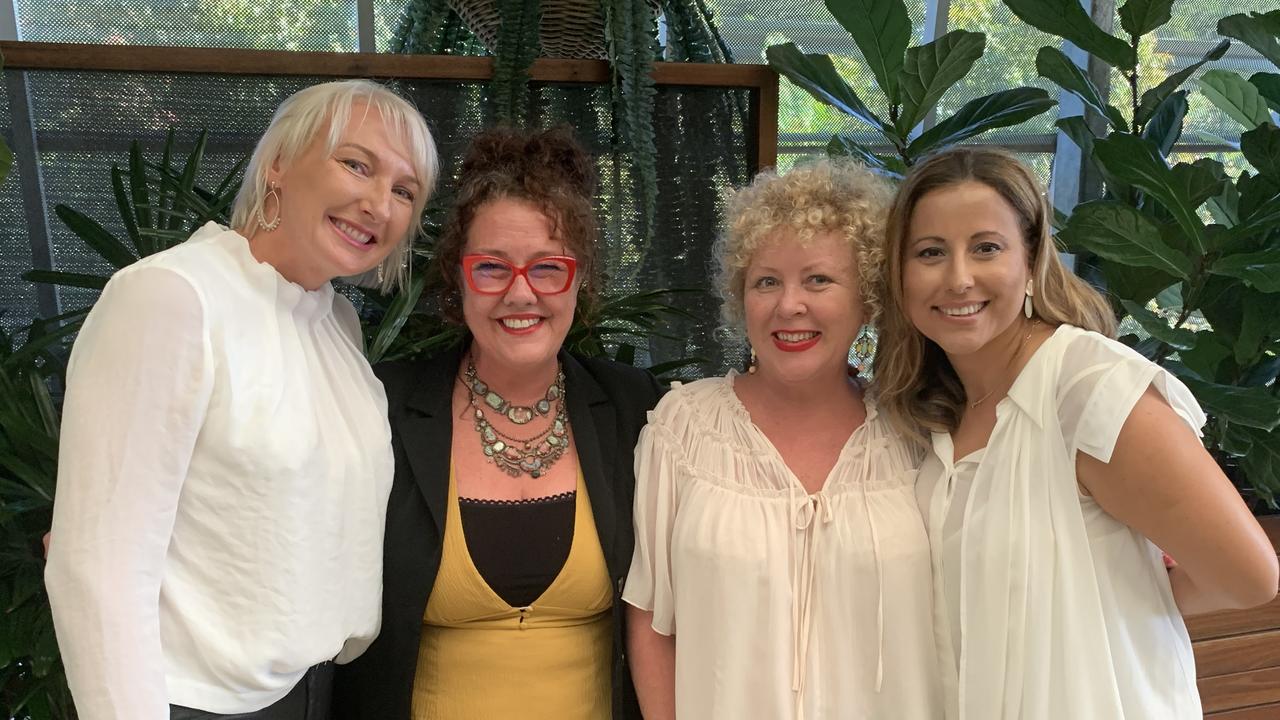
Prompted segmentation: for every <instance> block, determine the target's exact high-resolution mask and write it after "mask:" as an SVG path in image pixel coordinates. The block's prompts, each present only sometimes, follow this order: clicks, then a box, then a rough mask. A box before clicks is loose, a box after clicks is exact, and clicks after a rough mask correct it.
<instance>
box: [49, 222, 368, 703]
mask: <svg viewBox="0 0 1280 720" xmlns="http://www.w3.org/2000/svg"><path fill="white" fill-rule="evenodd" d="M392 462H393V461H392V455H391V445H390V428H389V426H388V424H387V417H386V398H385V395H384V394H383V391H382V386H381V383H379V382H378V380H377V378H375V377H374V375H373V372H372V370H371V368H370V367H369V364H368V362H366V360H365V358H364V355H363V353H362V351H361V340H360V329H359V323H358V322H357V318H356V315H355V311H354V310H353V308H352V307H351V304H350V303H349V302H348V301H347V300H346V299H345V298H343V297H342V296H341V295H337V294H335V293H334V291H333V288H332V287H330V286H329V285H328V284H326V285H324V286H323V287H322V288H320V289H318V290H315V291H310V292H308V291H306V290H304V289H303V288H301V287H300V286H298V285H295V284H293V283H290V282H288V281H286V280H285V279H284V278H283V277H281V276H280V275H279V274H278V273H277V272H276V271H275V270H274V269H273V268H272V267H271V266H270V265H266V264H262V263H259V262H257V260H255V259H254V257H253V255H252V254H251V253H250V251H249V247H248V242H247V241H246V240H245V239H244V238H243V237H241V236H240V235H239V234H237V233H235V232H231V231H228V230H226V229H224V228H220V227H218V226H217V225H215V224H212V223H210V224H209V225H206V226H204V227H203V228H201V229H200V230H199V231H198V232H196V234H195V235H193V236H192V237H191V239H189V240H188V241H187V242H185V243H182V244H181V245H179V246H177V247H175V248H173V249H170V250H168V251H165V252H162V253H159V254H157V255H152V256H150V257H148V258H146V259H144V260H142V261H140V262H138V263H135V264H134V265H131V266H129V267H127V268H125V269H123V270H121V271H119V272H118V273H116V275H115V276H114V277H113V278H112V279H111V281H110V282H109V283H108V284H107V287H106V289H105V290H104V291H103V293H102V297H101V299H100V300H99V301H98V303H97V304H96V305H95V306H94V309H93V311H92V312H91V313H89V316H88V318H87V320H86V321H85V324H84V327H83V329H82V330H81V331H80V335H79V338H78V339H77V341H76V344H75V348H74V350H73V352H72V355H71V361H70V366H69V368H68V374H67V395H66V403H65V407H64V414H63V418H62V434H61V446H60V452H59V459H58V487H57V496H56V498H55V502H54V515H53V539H52V545H51V548H50V555H49V563H48V566H47V569H46V575H45V578H46V584H47V587H48V591H49V598H50V602H51V604H52V607H53V617H54V624H55V628H56V630H57V635H58V644H59V646H60V647H61V649H62V658H63V661H64V663H65V664H66V671H67V679H68V681H69V683H70V686H71V691H72V694H73V696H74V699H75V702H76V707H77V709H78V710H79V716H80V718H81V719H82V720H167V718H168V717H169V704H170V703H173V704H176V705H183V706H188V707H194V708H198V709H201V710H207V711H210V712H214V713H220V714H232V713H244V712H250V711H253V710H257V709H260V708H262V707H265V706H267V705H270V704H271V703H273V702H275V701H276V700H278V699H280V698H281V697H283V696H284V695H285V694H286V693H288V692H289V690H290V689H291V688H292V687H293V686H294V685H295V684H296V683H297V682H298V680H299V679H300V678H301V677H302V675H303V674H304V673H305V672H306V670H307V668H308V667H309V666H311V665H314V664H316V663H319V662H322V661H325V660H329V659H331V658H334V657H335V656H338V658H339V660H346V659H349V658H352V657H354V656H356V655H359V654H360V653H361V652H363V650H364V649H365V648H366V647H367V645H368V643H369V642H371V641H372V639H373V638H374V637H375V636H376V635H377V632H378V627H379V622H380V611H381V610H380V609H381V605H380V592H381V587H382V532H383V520H384V517H385V513H386V502H387V495H388V493H389V491H390V486H391V473H392Z"/></svg>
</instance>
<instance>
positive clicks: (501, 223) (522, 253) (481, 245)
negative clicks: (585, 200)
mask: <svg viewBox="0 0 1280 720" xmlns="http://www.w3.org/2000/svg"><path fill="white" fill-rule="evenodd" d="M554 232H555V224H554V223H553V222H552V220H551V218H548V217H547V216H546V215H545V214H543V212H542V211H541V210H539V209H538V208H537V207H536V206H534V205H532V204H531V203H528V202H524V201H522V200H516V199H512V198H501V199H498V200H492V201H490V202H487V203H485V204H484V205H481V206H480V208H479V209H478V210H476V213H475V216H474V217H473V218H472V220H471V224H470V225H469V226H468V227H467V241H466V245H465V246H464V247H463V249H462V254H463V255H491V256H493V257H497V258H501V259H503V260H506V261H508V262H510V263H512V264H513V265H516V266H524V265H527V264H529V263H530V262H532V261H534V260H536V259H538V258H543V257H550V256H557V255H567V256H572V253H571V252H570V251H569V250H568V248H566V247H565V245H564V244H563V243H561V242H559V241H558V240H556V239H555V237H554ZM457 271H458V272H462V270H461V269H458V270H457ZM530 272H533V270H531V271H530ZM579 284H580V281H579V280H578V279H577V278H575V279H574V281H573V282H572V283H571V284H570V285H569V287H568V289H567V290H565V291H564V292H562V293H558V294H548V295H538V294H536V293H534V292H533V290H532V288H530V287H529V283H528V281H527V280H526V279H525V278H524V277H516V278H515V280H514V281H513V282H512V284H511V287H510V288H508V289H507V291H506V292H505V293H503V294H501V295H483V294H480V293H477V292H474V291H473V290H472V289H471V288H470V287H468V286H467V284H466V282H465V281H464V282H462V283H461V292H462V316H463V318H464V320H465V321H466V324H467V329H469V330H470V331H471V336H472V338H473V345H472V349H473V352H474V353H475V356H476V365H477V369H479V370H480V371H481V372H482V374H483V372H484V371H485V368H486V367H488V368H492V369H495V370H497V371H498V372H500V373H502V374H510V373H517V372H522V373H537V372H539V371H543V370H545V369H546V368H547V367H548V366H551V365H554V363H555V359H556V353H558V352H559V351H560V346H561V345H562V344H564V339H565V336H567V335H568V334H569V328H570V327H571V326H572V325H573V313H574V310H575V309H576V308H577V305H578V301H577V298H578V286H579Z"/></svg>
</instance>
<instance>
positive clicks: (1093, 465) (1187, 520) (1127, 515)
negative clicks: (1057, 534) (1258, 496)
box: [1076, 388, 1280, 615]
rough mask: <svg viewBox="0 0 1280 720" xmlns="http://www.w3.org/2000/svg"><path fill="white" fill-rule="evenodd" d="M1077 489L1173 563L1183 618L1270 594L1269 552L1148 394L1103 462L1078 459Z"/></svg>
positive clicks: (1231, 493)
mask: <svg viewBox="0 0 1280 720" xmlns="http://www.w3.org/2000/svg"><path fill="white" fill-rule="evenodd" d="M1076 471H1077V477H1078V478H1079V480H1080V483H1081V485H1082V486H1083V487H1084V488H1085V489H1086V490H1087V491H1088V492H1089V493H1090V494H1091V495H1092V496H1093V498H1094V499H1095V500H1097V502H1098V504H1099V505H1101V506H1102V508H1103V509H1104V510H1106V511H1107V512H1108V513H1109V514H1111V515H1112V516H1113V517H1115V518H1116V519H1118V520H1120V521H1121V522H1123V523H1124V524H1126V525H1128V526H1129V527H1131V528H1133V529H1134V530H1137V531H1138V532H1140V533H1142V534H1143V535H1145V536H1146V537H1147V538H1149V539H1150V540H1151V541H1152V542H1153V543H1155V544H1156V545H1157V546H1158V547H1160V548H1161V549H1162V550H1164V551H1165V552H1167V553H1168V554H1169V555H1171V556H1172V557H1173V558H1175V559H1176V560H1177V566H1176V567H1175V568H1172V569H1171V571H1170V578H1171V581H1172V582H1173V586H1174V597H1175V599H1176V600H1177V602H1178V607H1179V608H1180V609H1181V610H1182V612H1183V614H1184V615H1190V614H1195V613H1200V612H1209V611H1213V610H1222V609H1228V608H1243V607H1252V606H1255V605H1261V604H1264V603H1266V602H1269V601H1270V600H1271V599H1273V598H1274V597H1275V596H1276V590H1277V575H1278V572H1280V570H1278V569H1277V560H1276V551H1275V548H1274V547H1273V546H1272V545H1271V542H1270V540H1269V539H1268V538H1267V535H1266V533H1265V532H1263V530H1262V528H1261V527H1260V526H1259V525H1258V522H1257V520H1256V519H1254V517H1253V515H1252V513H1250V512H1249V509H1248V508H1247V507H1246V506H1245V504H1244V501H1243V500H1242V499H1241V497H1240V494H1239V492H1238V491H1237V490H1236V488H1235V487H1234V486H1232V484H1231V482H1230V481H1229V480H1228V479H1227V478H1226V476H1225V475H1224V474H1223V473H1222V470H1221V468H1219V467H1218V464H1217V462H1215V461H1214V459H1213V457H1212V456H1210V455H1209V453H1208V452H1207V451H1206V450H1205V449H1204V446H1203V445H1202V444H1201V443H1200V439H1199V438H1198V437H1196V435H1195V433H1194V432H1192V430H1191V428H1190V427H1188V425H1187V424H1186V423H1185V422H1184V421H1183V420H1182V419H1181V418H1180V417H1179V416H1178V415H1177V413H1175V412H1174V410H1173V408H1171V407H1170V406H1169V404H1168V403H1166V402H1165V400H1164V398H1163V397H1162V396H1161V395H1160V394H1159V393H1158V392H1157V391H1156V390H1155V389H1153V388H1147V391H1146V393H1145V394H1144V395H1143V396H1142V398H1141V399H1139V400H1138V403H1137V405H1136V406H1135V407H1134V408H1133V411H1132V412H1131V413H1130V414H1129V417H1128V419H1127V420H1125V423H1124V427H1123V428H1122V429H1121V431H1120V436H1119V438H1118V439H1117V441H1116V447H1115V450H1114V452H1113V453H1112V455H1111V461H1110V462H1109V463H1104V462H1102V461H1101V460H1098V459H1097V458H1094V457H1092V456H1091V455H1089V454H1087V453H1085V452H1083V451H1082V452H1079V453H1078V454H1077V456H1076Z"/></svg>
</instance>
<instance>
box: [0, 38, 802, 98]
mask: <svg viewBox="0 0 1280 720" xmlns="http://www.w3.org/2000/svg"><path fill="white" fill-rule="evenodd" d="M0 53H3V54H4V59H5V66H6V67H8V68H10V69H13V70H89V71H93V70H99V71H114V72H165V73H197V74H219V75H313V76H324V77H374V78H378V77H388V78H390V77H394V78H404V79H409V80H415V79H417V80H461V81H467V80H475V81H484V80H488V79H489V78H490V77H492V76H493V59H492V58H486V57H459V56H453V55H400V54H395V53H334V52H294V51H287V50H240V49H228V48H192V47H152V46H143V45H133V46H118V45H85V44H77V43H37V42H0ZM529 77H530V78H531V79H532V80H533V81H534V82H545V83H606V82H609V81H610V78H611V76H610V72H609V63H607V62H605V61H603V60H564V59H558V58H540V59H538V60H535V61H534V63H533V67H532V68H531V69H530V72H529ZM653 80H654V82H656V83H657V84H659V85H691V86H712V87H741V88H763V87H765V86H767V85H769V84H771V83H772V84H774V85H776V83H777V74H776V73H774V72H773V70H771V69H770V68H768V67H767V66H763V65H727V64H711V63H668V62H659V63H654V68H653Z"/></svg>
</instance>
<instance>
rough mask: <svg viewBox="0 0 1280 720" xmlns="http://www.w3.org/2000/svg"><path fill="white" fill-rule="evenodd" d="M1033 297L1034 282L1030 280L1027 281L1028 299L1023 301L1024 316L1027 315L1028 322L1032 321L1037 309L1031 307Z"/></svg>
mask: <svg viewBox="0 0 1280 720" xmlns="http://www.w3.org/2000/svg"><path fill="white" fill-rule="evenodd" d="M1032 295H1035V292H1033V287H1032V282H1031V281H1030V280H1028V281H1027V296H1026V298H1025V299H1024V300H1023V301H1022V314H1023V315H1026V316H1027V319H1028V320H1030V319H1031V316H1032V315H1034V314H1035V308H1033V307H1032V306H1031V296H1032Z"/></svg>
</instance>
